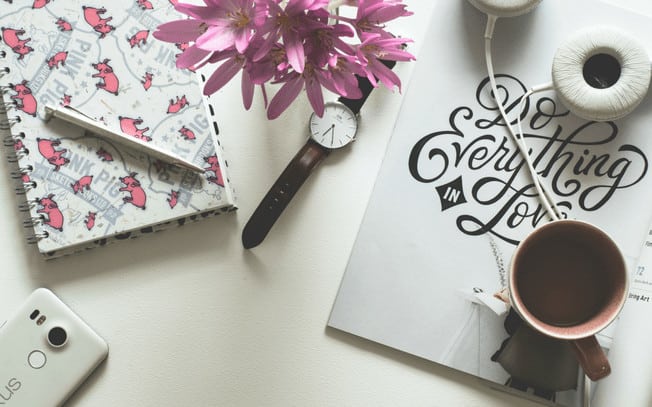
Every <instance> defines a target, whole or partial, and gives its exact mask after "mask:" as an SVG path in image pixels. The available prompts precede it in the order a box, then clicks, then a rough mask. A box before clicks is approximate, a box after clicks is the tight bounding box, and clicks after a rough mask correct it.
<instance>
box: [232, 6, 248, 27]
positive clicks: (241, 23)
mask: <svg viewBox="0 0 652 407" xmlns="http://www.w3.org/2000/svg"><path fill="white" fill-rule="evenodd" d="M226 16H227V18H228V19H229V20H231V25H232V26H233V27H235V28H245V27H246V26H248V25H249V23H250V22H251V19H250V18H249V16H248V15H247V14H246V13H244V12H243V11H242V9H240V10H237V11H231V12H229V13H228V14H227V15H226Z"/></svg>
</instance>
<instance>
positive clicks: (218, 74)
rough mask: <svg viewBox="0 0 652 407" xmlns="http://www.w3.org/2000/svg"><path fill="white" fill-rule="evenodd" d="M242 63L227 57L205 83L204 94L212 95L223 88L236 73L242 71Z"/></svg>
mask: <svg viewBox="0 0 652 407" xmlns="http://www.w3.org/2000/svg"><path fill="white" fill-rule="evenodd" d="M241 68H242V64H240V63H239V62H237V61H236V60H235V59H227V60H226V61H224V63H223V64H222V65H220V67H219V68H217V69H216V70H215V72H213V74H212V75H211V76H210V78H208V80H207V81H206V84H205V85H204V95H212V94H213V93H215V92H217V91H218V90H220V89H222V87H223V86H224V85H226V84H227V82H229V81H230V80H231V79H232V78H233V77H234V76H235V74H237V73H238V71H240V69H241Z"/></svg>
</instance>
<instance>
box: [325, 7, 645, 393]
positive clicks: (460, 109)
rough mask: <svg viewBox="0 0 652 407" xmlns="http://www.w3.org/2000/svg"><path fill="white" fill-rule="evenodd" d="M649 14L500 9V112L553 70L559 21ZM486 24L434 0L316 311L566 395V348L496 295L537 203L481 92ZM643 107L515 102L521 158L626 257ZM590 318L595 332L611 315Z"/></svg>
mask: <svg viewBox="0 0 652 407" xmlns="http://www.w3.org/2000/svg"><path fill="white" fill-rule="evenodd" d="M651 22H652V20H650V19H649V18H647V17H644V16H641V15H636V14H634V13H630V12H628V11H625V10H622V9H619V8H616V7H613V6H610V5H606V4H604V3H601V2H595V1H590V0H581V1H573V2H564V1H561V0H558V1H554V0H546V1H544V2H541V3H540V4H539V5H538V6H537V7H536V9H535V10H534V11H533V12H531V13H529V14H526V15H523V16H519V17H514V18H504V19H503V18H500V19H498V22H497V24H496V29H495V33H494V36H493V44H492V46H493V59H494V65H495V71H496V73H497V79H498V83H499V89H500V95H499V97H500V98H501V99H502V100H503V101H504V103H505V105H506V106H507V107H508V115H509V117H510V118H512V120H515V118H516V116H517V114H518V113H519V112H517V110H518V107H519V104H518V103H519V101H520V98H521V96H522V95H523V94H524V93H525V92H526V90H527V89H529V88H531V87H533V86H538V85H541V84H546V83H549V82H550V81H551V65H552V61H553V57H554V55H555V52H556V50H557V49H558V47H559V46H560V45H561V44H563V43H564V42H565V40H566V39H567V38H568V37H569V36H570V35H571V34H572V33H574V32H576V31H578V30H580V29H582V28H585V27H593V26H601V25H608V26H612V27H614V28H615V29H618V30H622V31H624V32H628V33H630V34H631V35H632V36H634V37H636V38H652V24H651ZM485 24H486V15H484V14H482V13H480V12H479V11H478V10H476V9H475V8H474V7H473V6H472V5H471V4H470V3H469V2H467V1H441V2H438V5H437V7H436V8H435V12H434V14H433V17H432V22H431V24H430V29H429V32H428V34H427V35H426V36H425V38H426V39H427V41H428V42H427V43H424V45H423V47H422V51H421V54H420V58H419V60H418V61H417V65H416V66H415V70H414V72H413V76H412V79H411V82H410V85H409V87H408V89H407V91H406V94H405V98H404V102H403V105H402V108H401V112H400V114H399V117H398V119H397V123H396V126H395V129H394V132H393V135H392V138H391V140H390V142H389V144H388V149H387V152H386V156H385V158H384V160H383V164H382V166H381V169H380V172H379V174H378V177H377V180H376V184H375V186H374V190H373V192H372V194H371V197H370V202H369V204H368V207H367V210H366V213H365V216H364V218H363V220H362V223H361V227H360V230H359V233H358V236H357V238H356V242H355V244H354V247H353V249H352V253H351V257H350V260H349V263H348V265H347V269H346V272H345V275H344V277H343V280H342V283H341V287H340V290H339V292H338V295H337V298H336V300H335V303H334V307H333V310H332V313H331V317H330V320H329V325H330V326H331V327H334V328H337V329H340V330H343V331H346V332H349V333H352V334H355V335H358V336H361V337H364V338H367V339H370V340H373V341H376V342H379V343H382V344H385V345H387V346H390V347H393V348H396V349H400V350H402V351H405V352H408V353H411V354H414V355H417V356H419V357H423V358H426V359H429V360H432V361H434V362H437V363H440V364H443V365H446V366H450V367H452V368H455V369H458V370H461V371H464V372H467V373H470V374H473V375H477V376H479V377H481V378H484V379H487V380H489V381H491V382H493V383H496V384H500V385H506V386H507V387H508V388H512V389H514V390H515V391H518V392H522V393H524V394H525V393H527V394H528V395H531V394H532V395H536V396H537V397H540V398H541V399H542V400H544V399H545V400H550V401H553V402H557V403H560V404H562V405H569V406H572V405H578V403H579V401H580V396H579V392H578V391H576V389H577V387H578V386H579V383H580V380H579V379H578V378H579V375H578V369H577V365H576V364H573V363H575V361H574V359H573V358H572V357H568V356H567V355H568V353H567V352H566V350H567V349H565V350H564V349H561V350H560V349H557V348H556V346H557V344H556V343H542V344H540V345H539V344H537V345H536V346H534V345H532V344H533V343H535V342H534V341H533V339H532V338H531V332H528V331H527V328H522V327H523V326H524V325H523V324H522V321H519V318H518V316H515V315H514V313H513V312H506V311H505V307H504V306H503V308H502V309H501V304H499V303H496V302H495V300H494V297H493V294H494V293H496V292H499V291H501V290H502V289H503V288H504V287H505V286H506V269H507V267H508V265H509V262H510V258H511V255H512V253H513V251H514V248H515V247H516V245H517V244H518V242H519V241H520V240H521V239H522V238H523V237H524V236H526V235H527V234H528V233H529V232H531V231H532V230H533V229H534V228H536V227H537V226H539V225H541V224H543V223H545V222H548V221H549V218H548V216H547V214H546V212H545V210H544V209H543V208H542V206H541V204H540V201H539V200H538V198H537V194H536V191H535V189H534V187H533V184H532V180H531V178H530V175H529V173H528V170H527V167H526V165H525V161H524V159H523V157H522V156H521V154H520V152H519V151H518V149H517V147H516V145H515V144H514V143H513V141H512V140H511V138H510V136H509V134H508V131H507V128H506V125H505V123H504V122H503V121H502V120H501V119H500V116H499V113H498V110H497V108H496V104H495V101H494V99H493V98H492V96H491V89H490V84H489V81H488V80H487V68H486V66H485V59H484V39H483V36H484V31H485ZM648 48H649V50H648V53H649V52H650V51H652V46H649V47H648ZM651 111H652V98H650V97H649V96H648V97H646V98H645V99H644V100H643V102H642V103H641V105H640V106H638V107H637V108H636V109H635V110H634V111H633V112H632V113H631V114H629V115H627V116H626V117H624V118H622V119H619V120H617V121H615V122H593V121H587V120H584V119H581V118H579V117H577V116H575V115H573V114H570V113H569V110H568V108H567V107H566V106H565V105H564V104H563V103H562V102H561V101H560V99H559V98H558V95H557V92H555V91H545V92H540V93H536V94H534V95H532V96H531V97H529V99H528V100H527V103H525V104H524V106H523V112H522V118H523V129H524V133H525V139H526V141H527V143H528V147H529V149H530V151H531V153H530V155H531V157H532V159H533V162H534V167H535V169H536V171H537V172H538V174H539V176H540V179H541V180H542V182H543V183H544V184H545V185H546V186H547V187H548V189H549V190H550V191H551V193H552V195H553V199H554V201H555V202H556V203H557V205H558V206H559V208H560V209H561V211H562V212H563V216H564V217H567V218H570V219H580V220H584V221H587V222H590V223H593V224H595V225H597V226H599V227H600V228H602V229H603V230H605V231H606V232H607V233H608V234H610V235H611V236H612V237H613V238H614V239H615V240H616V242H617V243H618V245H619V247H620V249H621V250H622V252H623V254H624V256H625V258H626V260H627V262H628V265H629V266H630V268H631V267H633V266H634V265H635V263H636V259H637V257H638V255H639V253H640V249H641V242H642V241H643V239H644V238H645V235H646V233H647V225H648V224H649V221H650V218H651V209H650V208H652V185H651V183H652V178H651V177H650V175H649V170H650V169H649V162H650V157H651V156H652V138H650V137H649V132H650V130H649V129H650V128H652V115H650V112H651ZM551 255H554V253H551ZM610 328H611V329H613V327H610ZM603 333H605V335H603V337H602V338H601V344H602V345H603V347H608V346H609V345H610V340H609V338H610V331H606V332H603ZM605 338H606V339H605ZM537 340H538V338H537ZM543 342H545V341H543ZM528 344H529V345H528ZM517 345H520V347H519V346H517ZM522 348H526V349H522ZM542 349H545V352H543V351H541V350H542ZM521 351H523V352H526V353H527V352H529V354H528V356H532V358H533V359H532V360H531V361H530V362H528V363H529V365H527V366H523V362H522V360H525V359H524V358H516V359H517V360H516V361H514V359H515V358H514V357H513V355H514V354H517V355H523V353H521ZM510 355H511V356H510ZM548 355H557V356H559V355H562V356H559V358H558V362H559V363H558V364H557V366H556V367H554V368H551V369H547V368H538V367H537V366H538V365H537V363H539V364H542V365H545V364H546V363H547V362H549V361H550V358H549V357H548ZM518 360H521V362H519V361H518ZM506 366H507V367H508V369H509V371H508V370H507V369H506ZM519 369H520V370H525V371H528V373H529V374H530V377H529V378H528V381H529V382H524V381H523V380H521V379H522V377H521V376H519V374H517V373H516V371H517V370H519ZM617 369H618V367H617V366H615V367H614V371H615V370H617ZM536 375H539V376H544V377H543V378H541V377H538V378H537V377H532V376H536ZM549 378H555V379H559V381H558V382H550V381H546V380H548V379H549ZM537 380H540V381H539V382H537V385H535V386H532V385H530V383H532V382H533V381H535V382H536V381H537Z"/></svg>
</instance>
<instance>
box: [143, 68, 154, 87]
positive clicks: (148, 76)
mask: <svg viewBox="0 0 652 407" xmlns="http://www.w3.org/2000/svg"><path fill="white" fill-rule="evenodd" d="M153 78H154V74H153V73H151V72H145V76H144V77H143V80H141V81H140V83H142V84H143V89H145V90H149V88H151V87H152V79H153Z"/></svg>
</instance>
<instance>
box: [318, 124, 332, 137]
mask: <svg viewBox="0 0 652 407" xmlns="http://www.w3.org/2000/svg"><path fill="white" fill-rule="evenodd" d="M333 128H335V124H331V127H329V128H327V129H326V131H325V132H323V133H322V134H321V136H322V137H324V136H325V135H326V133H328V132H329V131H333Z"/></svg>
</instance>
